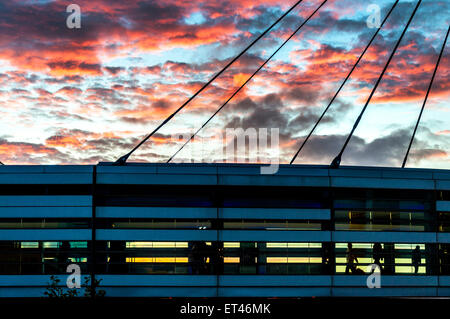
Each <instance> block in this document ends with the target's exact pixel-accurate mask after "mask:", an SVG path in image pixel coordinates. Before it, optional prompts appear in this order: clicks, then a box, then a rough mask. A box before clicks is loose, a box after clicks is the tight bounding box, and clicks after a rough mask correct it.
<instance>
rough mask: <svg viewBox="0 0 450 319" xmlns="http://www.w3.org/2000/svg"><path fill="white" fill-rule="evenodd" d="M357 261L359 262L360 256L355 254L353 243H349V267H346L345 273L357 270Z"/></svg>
mask: <svg viewBox="0 0 450 319" xmlns="http://www.w3.org/2000/svg"><path fill="white" fill-rule="evenodd" d="M355 261H356V263H358V258H357V257H356V256H355V252H354V250H353V246H352V244H350V243H348V245H347V267H345V274H348V273H349V272H350V271H351V272H352V274H354V273H355V271H356V264H355Z"/></svg>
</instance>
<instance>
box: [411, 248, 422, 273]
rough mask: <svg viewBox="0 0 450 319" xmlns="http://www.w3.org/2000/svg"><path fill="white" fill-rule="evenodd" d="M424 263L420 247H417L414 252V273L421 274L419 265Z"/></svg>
mask: <svg viewBox="0 0 450 319" xmlns="http://www.w3.org/2000/svg"><path fill="white" fill-rule="evenodd" d="M421 262H422V255H421V253H420V247H419V245H417V246H416V249H414V250H413V252H412V264H413V266H414V273H415V274H417V273H418V272H419V265H420V263H421Z"/></svg>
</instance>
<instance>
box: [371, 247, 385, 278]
mask: <svg viewBox="0 0 450 319" xmlns="http://www.w3.org/2000/svg"><path fill="white" fill-rule="evenodd" d="M372 257H373V263H374V264H375V265H378V267H380V272H381V270H382V269H383V268H382V267H381V260H382V259H383V247H382V246H381V244H380V243H375V244H374V245H373V252H372ZM374 271H375V270H373V271H372V273H373V272H374Z"/></svg>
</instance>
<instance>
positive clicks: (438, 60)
mask: <svg viewBox="0 0 450 319" xmlns="http://www.w3.org/2000/svg"><path fill="white" fill-rule="evenodd" d="M449 31H450V26H449V27H448V29H447V34H446V36H445V40H444V43H443V44H442V48H441V52H440V53H439V57H438V59H437V62H436V66H435V68H434V71H433V75H432V76H431V80H430V84H429V85H428V89H427V93H426V95H425V99H424V101H423V104H422V108H421V109H420V113H419V117H418V118H417V122H416V126H415V127H414V132H413V134H412V136H411V140H410V142H409V145H408V150H407V151H406V154H405V158H404V159H403V164H402V168H404V167H405V165H406V161H407V160H408V154H409V151H410V150H411V146H412V143H413V141H414V137H415V135H416V131H417V128H418V126H419V122H420V119H421V117H422V113H423V110H424V108H425V105H426V104H427V100H428V95H429V94H430V91H431V87H432V86H433V82H434V78H435V76H436V72H437V69H438V67H439V63H440V62H441V58H442V55H443V53H444V49H445V45H446V44H447V39H448V33H449Z"/></svg>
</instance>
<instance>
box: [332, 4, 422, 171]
mask: <svg viewBox="0 0 450 319" xmlns="http://www.w3.org/2000/svg"><path fill="white" fill-rule="evenodd" d="M421 3H422V0H419V1H418V2H417V5H416V7H415V8H414V11H413V13H412V14H411V16H410V18H409V20H408V23H407V24H406V26H405V28H404V29H403V32H402V34H401V35H400V38H399V39H398V40H397V43H396V44H395V47H394V49H393V50H392V52H391V55H390V56H389V59H388V60H387V62H386V65H385V66H384V68H383V71H382V72H381V74H380V76H379V77H378V80H377V82H376V83H375V86H374V87H373V89H372V92H370V95H369V98H368V99H367V102H366V104H365V105H364V107H363V109H362V111H361V113H360V114H359V116H358V118H357V119H356V122H355V124H354V125H353V128H352V130H351V132H350V134H349V135H348V136H347V139H346V140H345V143H344V146H343V147H342V149H341V151H340V152H339V154H338V155H337V156H336V157H335V158H334V160H333V161H332V162H331V165H330V166H331V167H332V168H339V166H340V164H341V159H342V154H343V153H344V151H345V148H346V147H347V145H348V142H349V141H350V139H351V138H352V136H353V133H354V132H355V130H356V128H357V127H358V124H359V122H360V121H361V118H362V116H363V114H364V112H365V111H366V109H367V106H368V105H369V103H370V101H371V100H372V97H373V95H374V94H375V91H376V90H377V88H378V85H379V84H380V82H381V80H382V78H383V75H384V73H386V70H387V68H388V67H389V64H390V63H391V61H392V58H393V57H394V55H395V53H396V52H397V49H398V47H399V45H400V42H401V41H402V39H403V37H404V35H405V33H406V31H407V30H408V27H409V25H410V24H411V21H412V20H413V18H414V16H415V15H416V12H417V9H419V6H420V4H421Z"/></svg>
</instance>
